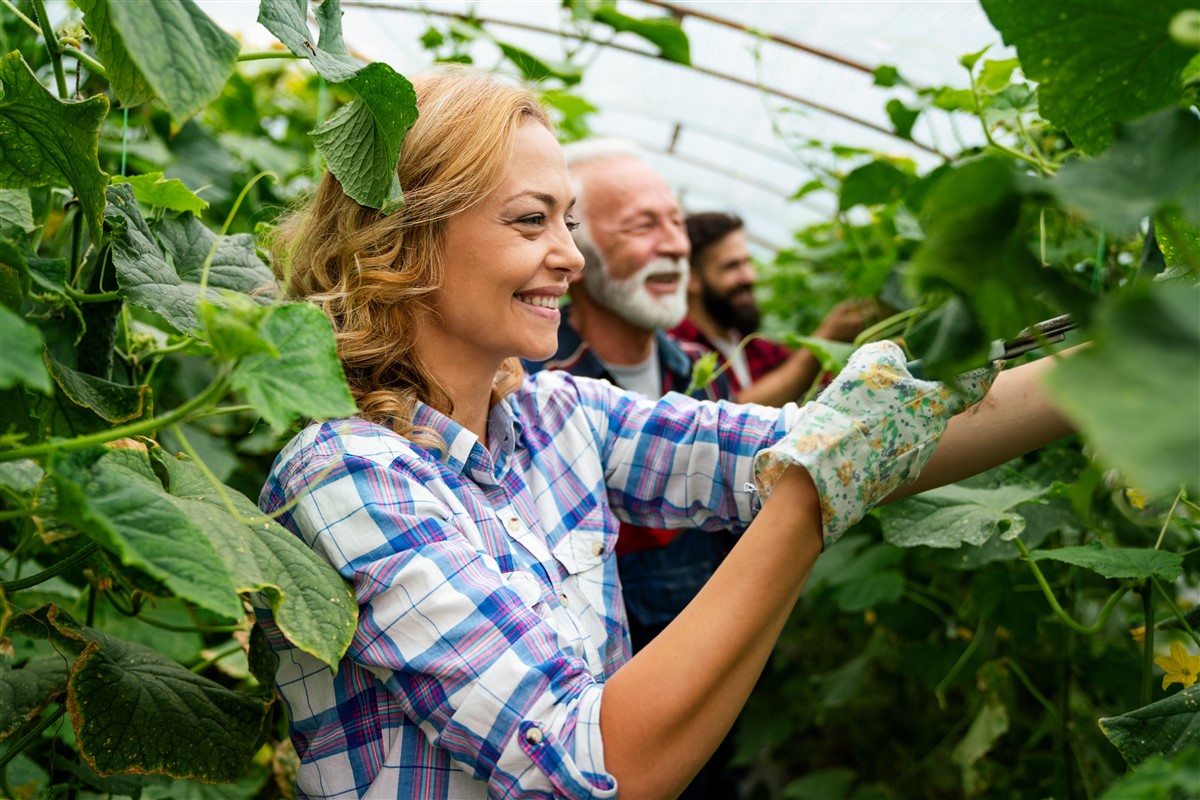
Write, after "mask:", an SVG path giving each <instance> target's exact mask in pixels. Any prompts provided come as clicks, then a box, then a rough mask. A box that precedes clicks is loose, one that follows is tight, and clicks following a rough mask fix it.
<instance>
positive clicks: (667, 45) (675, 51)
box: [593, 3, 692, 66]
mask: <svg viewBox="0 0 1200 800" xmlns="http://www.w3.org/2000/svg"><path fill="white" fill-rule="evenodd" d="M593 16H594V18H595V19H596V21H597V22H603V23H604V24H605V25H608V26H609V27H610V28H612V29H613V30H615V31H617V32H618V33H633V34H636V35H638V36H640V37H642V38H643V39H645V40H646V41H648V42H650V43H651V44H653V45H654V46H655V47H657V48H658V55H659V56H660V57H661V58H665V59H666V60H667V61H674V62H675V63H676V64H683V65H685V66H691V63H692V56H691V47H690V45H689V44H688V37H687V34H686V33H684V32H683V28H681V27H680V26H679V22H678V21H677V20H675V19H674V18H672V17H650V18H648V19H638V18H636V17H630V16H626V15H625V14H622V13H621V12H619V11H617V9H616V3H604V4H603V5H601V6H600V8H597V9H596V10H595V12H594V14H593Z"/></svg>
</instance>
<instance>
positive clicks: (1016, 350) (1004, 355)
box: [908, 314, 1076, 378]
mask: <svg viewBox="0 0 1200 800" xmlns="http://www.w3.org/2000/svg"><path fill="white" fill-rule="evenodd" d="M1075 327H1076V325H1075V321H1074V320H1072V319H1071V315H1070V314H1063V315H1062V316H1058V317H1052V318H1051V319H1047V320H1043V321H1042V322H1038V323H1035V324H1033V325H1030V326H1029V327H1028V328H1025V329H1024V330H1023V331H1021V332H1020V333H1019V334H1017V335H1016V337H1015V338H1013V339H997V340H996V341H994V342H992V345H991V348H990V349H989V350H988V361H989V362H996V361H1003V360H1005V359H1008V358H1016V357H1017V356H1019V355H1023V354H1025V353H1028V352H1029V351H1030V350H1036V349H1038V348H1039V347H1041V346H1043V345H1046V344H1057V343H1058V342H1061V341H1062V340H1063V339H1065V338H1066V335H1067V332H1068V331H1071V330H1074V329H1075ZM922 367H923V365H922V364H921V359H919V358H918V359H917V360H916V361H910V362H908V371H909V374H911V375H912V376H913V377H914V378H924V377H925V374H924V370H923V368H922Z"/></svg>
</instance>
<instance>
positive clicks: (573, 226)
mask: <svg viewBox="0 0 1200 800" xmlns="http://www.w3.org/2000/svg"><path fill="white" fill-rule="evenodd" d="M582 224H583V223H582V222H576V221H575V220H573V219H568V220H567V230H569V231H577V230H579V226H580V225H582Z"/></svg>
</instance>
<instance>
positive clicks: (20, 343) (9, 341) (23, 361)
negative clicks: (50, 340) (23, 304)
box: [0, 305, 54, 394]
mask: <svg viewBox="0 0 1200 800" xmlns="http://www.w3.org/2000/svg"><path fill="white" fill-rule="evenodd" d="M0 342H3V343H4V357H3V358H0V389H7V388H9V387H11V386H16V385H17V384H18V383H21V384H24V385H26V386H28V387H29V388H31V389H36V390H38V391H39V392H42V393H44V394H50V393H51V392H52V391H54V384H53V383H51V382H50V373H49V372H48V371H47V370H46V365H45V364H44V363H42V349H43V348H42V335H41V334H40V333H38V329H37V328H35V327H33V326H32V325H30V324H29V323H28V322H26V321H25V320H24V319H23V318H22V317H21V316H20V315H19V314H17V313H15V312H12V311H9V310H8V308H7V307H6V306H4V305H0Z"/></svg>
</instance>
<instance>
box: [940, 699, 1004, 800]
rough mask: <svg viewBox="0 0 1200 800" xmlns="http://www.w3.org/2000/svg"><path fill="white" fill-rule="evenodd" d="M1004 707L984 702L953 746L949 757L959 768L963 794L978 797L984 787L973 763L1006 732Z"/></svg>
mask: <svg viewBox="0 0 1200 800" xmlns="http://www.w3.org/2000/svg"><path fill="white" fill-rule="evenodd" d="M1008 728H1009V721H1008V708H1007V707H1006V706H1005V705H1004V704H1003V703H999V702H989V703H986V704H985V705H984V706H983V708H981V709H979V714H978V715H977V716H976V717H975V721H974V722H972V723H971V727H970V728H969V729H968V730H967V733H966V735H965V736H963V738H962V740H961V741H959V743H958V744H957V745H955V746H954V751H953V752H952V753H951V754H950V760H951V761H953V762H954V763H955V764H957V765H958V766H959V769H961V770H962V782H963V790H964V791H963V794H964V795H965V796H967V797H979V796H980V795H981V794H983V792H984V790H985V789H987V787H988V784H987V779H986V777H985V775H984V773H983V771H982V770H981V769H980V768H979V767H978V766H977V765H978V763H979V762H980V761H981V760H982V759H984V758H985V757H986V756H987V754H988V753H990V752H991V751H992V748H994V747H995V746H996V742H997V741H999V739H1000V737H1001V736H1003V735H1004V734H1005V733H1007V732H1008Z"/></svg>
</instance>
